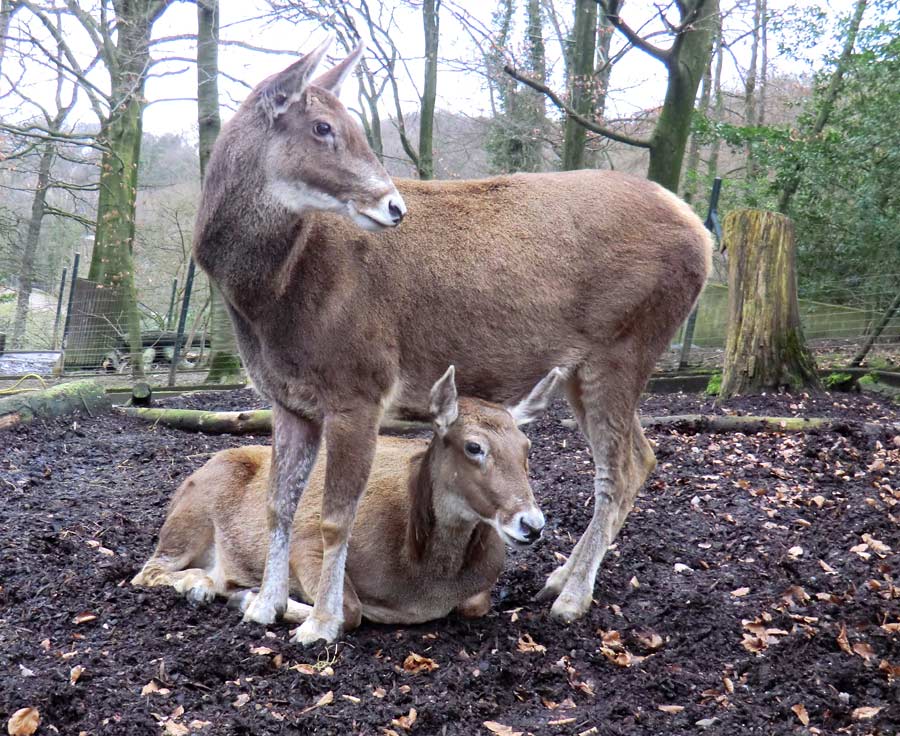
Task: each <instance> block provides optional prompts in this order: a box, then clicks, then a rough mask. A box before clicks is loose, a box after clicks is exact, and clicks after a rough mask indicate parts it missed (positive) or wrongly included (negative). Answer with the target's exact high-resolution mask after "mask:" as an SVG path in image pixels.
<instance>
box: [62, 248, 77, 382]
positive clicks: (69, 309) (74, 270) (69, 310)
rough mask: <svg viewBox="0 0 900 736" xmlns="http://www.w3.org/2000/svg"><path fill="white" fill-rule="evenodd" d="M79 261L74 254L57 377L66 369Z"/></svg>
mask: <svg viewBox="0 0 900 736" xmlns="http://www.w3.org/2000/svg"><path fill="white" fill-rule="evenodd" d="M80 260H81V254H80V253H76V254H75V260H74V261H73V263H72V284H71V286H69V301H68V304H67V306H66V321H65V322H64V323H63V334H62V341H61V342H60V348H61V350H62V354H61V355H60V357H59V375H63V373H65V369H66V337H68V334H69V324H70V323H71V322H72V297H73V296H74V295H75V282H76V281H77V280H78V262H79V261H80Z"/></svg>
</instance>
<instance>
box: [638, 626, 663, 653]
mask: <svg viewBox="0 0 900 736" xmlns="http://www.w3.org/2000/svg"><path fill="white" fill-rule="evenodd" d="M635 638H636V639H637V642H638V644H640V645H641V646H642V647H643V648H644V649H649V650H650V651H651V652H655V651H656V650H657V649H659V648H660V647H662V645H663V643H664V642H663V638H662V637H661V636H660V635H659V634H657V633H656V632H655V631H650V630H649V629H648V630H647V631H639V632H636V633H635Z"/></svg>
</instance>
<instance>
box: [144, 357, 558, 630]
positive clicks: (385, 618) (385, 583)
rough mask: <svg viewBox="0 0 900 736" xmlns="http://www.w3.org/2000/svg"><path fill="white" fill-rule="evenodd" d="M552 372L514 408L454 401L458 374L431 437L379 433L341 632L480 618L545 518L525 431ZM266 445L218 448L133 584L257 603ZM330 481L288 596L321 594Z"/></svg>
mask: <svg viewBox="0 0 900 736" xmlns="http://www.w3.org/2000/svg"><path fill="white" fill-rule="evenodd" d="M559 376H560V374H559V372H558V371H556V370H554V371H552V372H551V373H550V375H548V376H547V377H546V378H545V379H543V380H542V381H541V382H540V383H539V384H538V385H537V386H536V387H535V388H534V390H533V391H532V392H531V394H529V396H528V397H527V398H526V399H525V400H524V401H522V402H520V403H519V404H517V405H516V406H514V407H513V408H511V409H509V410H507V409H504V407H502V406H498V405H497V404H490V403H488V402H485V401H479V400H478V399H471V398H462V399H457V394H456V384H455V381H454V370H453V367H451V368H450V369H449V370H448V371H447V372H446V373H445V374H444V376H443V377H442V378H441V379H440V380H438V382H437V383H436V384H435V385H434V387H433V388H432V391H431V397H432V401H431V405H432V407H433V409H434V415H433V417H432V421H433V423H434V436H433V438H432V440H431V441H430V442H425V441H424V440H410V439H400V438H387V437H382V438H379V440H378V444H377V446H376V450H375V460H374V463H373V465H372V474H371V475H370V476H369V481H368V485H367V488H366V492H365V494H364V495H363V498H362V500H361V502H360V506H359V511H358V513H357V516H356V521H355V523H354V526H353V534H352V536H351V538H350V547H349V551H348V554H347V566H346V574H345V577H344V604H343V616H344V629H345V631H346V630H349V629H353V628H356V627H357V626H359V623H360V620H361V618H363V617H365V618H367V619H369V620H371V621H376V622H379V623H399V624H416V623H422V622H424V621H430V620H431V619H435V618H440V617H442V616H446V615H447V614H449V613H450V612H451V611H453V610H454V609H456V610H458V611H459V612H460V613H462V614H463V615H465V616H473V617H474V616H483V615H484V614H485V613H487V611H488V609H489V608H490V603H491V592H490V591H491V588H492V587H493V586H494V583H496V582H497V578H498V577H499V576H500V573H501V571H502V569H503V560H504V543H506V544H507V545H509V546H511V547H525V546H527V545H529V544H531V543H533V542H534V541H536V540H537V539H538V538H539V537H540V535H541V529H542V528H543V526H544V515H543V514H542V513H541V512H540V509H538V508H537V506H536V505H535V503H534V496H533V495H532V492H531V486H530V485H529V483H528V450H529V447H530V444H531V443H530V442H529V441H528V439H527V438H526V437H525V435H524V434H522V432H521V431H520V430H519V429H518V426H517V425H521V424H525V423H527V422H529V421H531V420H532V419H534V418H535V417H536V416H537V415H538V414H539V413H540V412H541V411H543V409H544V408H545V407H546V405H547V402H548V401H549V399H550V397H551V396H552V393H553V391H554V389H555V387H556V384H557V383H558V379H559ZM271 458H272V451H271V449H270V448H268V447H259V446H249V447H240V448H235V449H232V450H223V451H222V452H218V453H216V454H215V455H214V456H213V457H212V459H210V460H209V461H208V462H207V463H206V465H204V466H203V467H202V468H200V469H199V470H198V471H197V472H195V473H193V474H192V475H191V476H190V477H189V478H188V479H187V480H185V481H184V483H182V484H181V486H180V487H179V488H178V490H177V491H176V493H175V495H174V497H173V498H172V502H171V504H170V505H169V511H168V514H167V516H166V521H165V523H164V524H163V527H162V529H161V530H160V533H159V544H157V546H156V550H155V551H154V553H153V556H152V557H151V558H150V559H149V560H148V561H147V563H146V564H145V565H144V567H143V569H142V570H141V571H140V572H139V573H138V574H137V575H136V576H135V577H134V579H133V580H132V581H131V582H132V584H134V585H148V586H157V585H171V586H172V587H174V588H175V589H176V590H177V591H178V592H180V593H184V594H185V595H187V597H188V598H190V599H192V600H195V601H199V602H207V601H210V600H212V599H213V598H215V596H217V595H220V596H229V597H230V598H231V601H233V602H236V603H237V604H238V605H240V606H241V607H243V608H246V607H247V605H248V604H250V603H252V601H253V600H254V597H255V595H254V594H253V593H252V592H251V591H250V589H251V588H253V587H255V586H258V585H259V583H260V581H261V579H262V573H263V565H264V563H265V560H266V514H265V510H264V509H265V501H266V492H267V489H268V486H269V468H270V465H271ZM324 476H325V473H324V472H323V469H322V467H321V466H320V465H316V466H315V467H314V469H313V471H312V473H311V474H310V479H309V485H308V486H307V488H306V491H305V492H304V494H303V497H302V498H301V499H300V504H299V506H298V507H297V513H296V515H295V516H294V522H293V536H292V539H291V545H290V555H289V559H290V565H289V569H290V583H289V586H288V587H289V589H290V593H291V595H292V596H297V597H300V598H302V599H303V600H306V601H308V602H310V603H312V602H313V601H314V600H315V599H316V592H317V587H318V585H319V572H320V568H321V566H322V553H323V549H322V534H321V531H320V519H319V516H320V511H321V506H322V492H323V490H324V486H325V477H324ZM310 611H311V607H310V606H309V605H306V604H304V603H301V602H299V601H296V600H294V599H293V598H290V599H288V602H287V608H286V609H285V612H284V618H285V620H287V621H291V622H294V623H300V622H302V621H305V620H306V618H307V617H308V616H309V613H310Z"/></svg>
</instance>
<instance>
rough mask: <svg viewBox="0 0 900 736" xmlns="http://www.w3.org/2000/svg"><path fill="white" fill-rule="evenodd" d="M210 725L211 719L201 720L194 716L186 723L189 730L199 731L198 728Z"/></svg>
mask: <svg viewBox="0 0 900 736" xmlns="http://www.w3.org/2000/svg"><path fill="white" fill-rule="evenodd" d="M211 725H212V721H201V720H199V719H197V718H195V719H194V720H193V721H191V722H190V723H189V724H188V728H190V729H191V731H199V730H200V729H203V728H206V727H207V726H211Z"/></svg>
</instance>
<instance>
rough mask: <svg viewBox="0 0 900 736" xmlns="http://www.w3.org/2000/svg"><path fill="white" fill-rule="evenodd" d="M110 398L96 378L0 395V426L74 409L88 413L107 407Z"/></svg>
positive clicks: (3, 427)
mask: <svg viewBox="0 0 900 736" xmlns="http://www.w3.org/2000/svg"><path fill="white" fill-rule="evenodd" d="M111 407H112V402H111V401H110V400H109V397H108V396H107V395H106V390H105V389H104V388H103V386H101V385H100V384H99V383H97V382H96V381H71V382H69V383H61V384H59V385H57V386H53V387H51V388H48V389H45V390H43V391H23V392H22V393H18V394H13V395H12V396H7V397H5V398H0V429H7V428H9V427H13V426H15V425H17V424H22V423H25V422H30V421H31V420H32V419H35V418H40V417H61V416H65V415H66V414H72V413H74V412H77V411H83V412H85V413H87V414H88V415H90V416H93V415H94V414H100V413H102V412H105V411H108V410H109V409H110V408H111Z"/></svg>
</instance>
